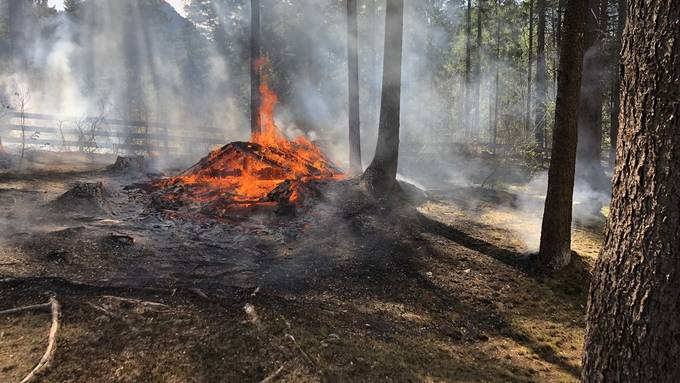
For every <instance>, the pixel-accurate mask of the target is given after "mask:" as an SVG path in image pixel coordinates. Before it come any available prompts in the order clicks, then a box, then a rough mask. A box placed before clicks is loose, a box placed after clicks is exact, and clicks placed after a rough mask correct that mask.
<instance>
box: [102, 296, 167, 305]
mask: <svg viewBox="0 0 680 383" xmlns="http://www.w3.org/2000/svg"><path fill="white" fill-rule="evenodd" d="M102 298H106V299H114V300H117V301H121V302H127V303H134V304H138V305H142V306H152V307H154V306H155V307H168V305H166V304H163V303H158V302H150V301H142V300H139V299H132V298H123V297H116V296H113V295H103V296H102Z"/></svg>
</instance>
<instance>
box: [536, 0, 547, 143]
mask: <svg viewBox="0 0 680 383" xmlns="http://www.w3.org/2000/svg"><path fill="white" fill-rule="evenodd" d="M545 1H546V0H538V4H537V6H536V12H537V13H538V30H537V31H536V102H535V116H534V129H535V131H534V136H535V138H536V145H537V146H538V147H539V148H543V147H545V134H544V132H545V112H546V105H545V104H546V101H547V97H548V94H547V93H548V90H547V85H546V72H545Z"/></svg>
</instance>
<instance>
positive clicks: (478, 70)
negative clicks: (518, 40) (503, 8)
mask: <svg viewBox="0 0 680 383" xmlns="http://www.w3.org/2000/svg"><path fill="white" fill-rule="evenodd" d="M474 81H475V84H474V95H473V100H472V101H473V105H474V115H473V116H472V129H474V137H475V139H477V138H479V122H480V111H481V110H480V109H481V106H480V105H481V103H480V99H479V95H480V93H481V89H480V87H481V86H482V84H481V83H482V0H477V46H476V47H475V72H474Z"/></svg>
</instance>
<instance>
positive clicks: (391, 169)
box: [362, 0, 404, 195]
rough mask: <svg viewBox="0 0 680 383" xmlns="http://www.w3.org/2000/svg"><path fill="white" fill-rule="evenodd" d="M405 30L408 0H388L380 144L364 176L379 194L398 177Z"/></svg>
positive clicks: (389, 188)
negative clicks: (405, 5) (402, 59)
mask: <svg viewBox="0 0 680 383" xmlns="http://www.w3.org/2000/svg"><path fill="white" fill-rule="evenodd" d="M403 30H404V0H387V9H386V13H385V54H384V59H383V80H382V96H381V104H380V124H379V127H378V143H377V146H376V149H375V156H374V157H373V161H372V162H371V165H370V166H369V167H368V169H366V171H365V172H364V175H363V177H362V179H363V181H364V184H365V185H366V186H367V188H368V189H369V191H371V192H372V193H373V194H376V195H384V194H387V193H390V192H391V191H392V190H393V189H394V187H395V185H396V180H397V166H398V159H399V124H400V121H399V113H400V106H401V54H402V36H403Z"/></svg>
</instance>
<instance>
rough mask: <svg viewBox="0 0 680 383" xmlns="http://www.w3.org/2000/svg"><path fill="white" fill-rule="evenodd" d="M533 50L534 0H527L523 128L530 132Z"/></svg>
mask: <svg viewBox="0 0 680 383" xmlns="http://www.w3.org/2000/svg"><path fill="white" fill-rule="evenodd" d="M533 50H534V0H529V49H528V51H527V105H526V110H525V115H524V129H525V130H526V131H527V133H528V132H531V78H532V76H531V69H532V68H531V67H532V64H533V63H532V60H533Z"/></svg>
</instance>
